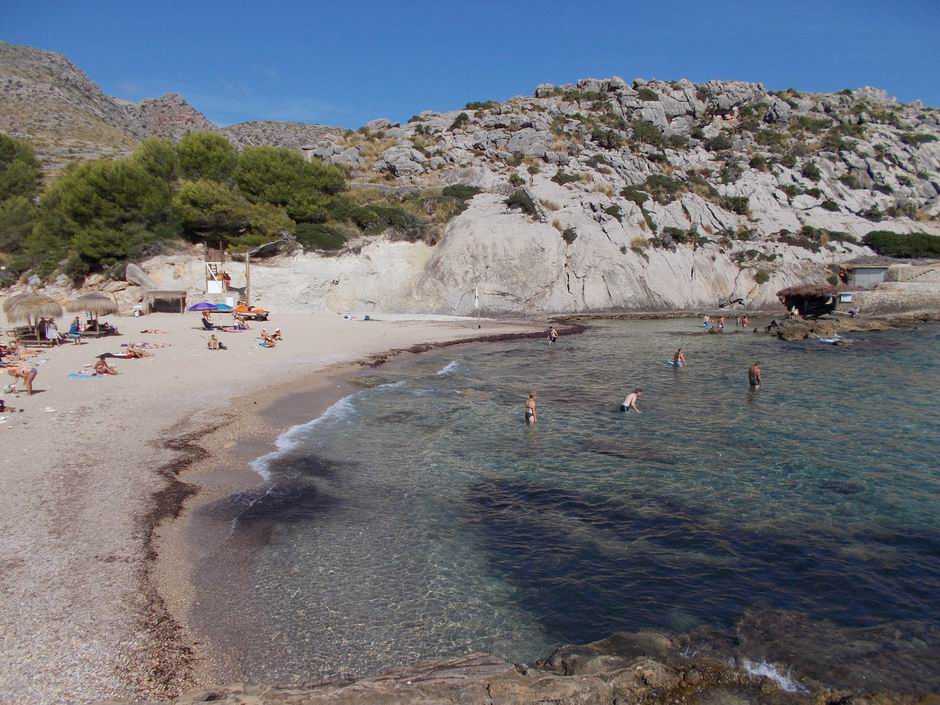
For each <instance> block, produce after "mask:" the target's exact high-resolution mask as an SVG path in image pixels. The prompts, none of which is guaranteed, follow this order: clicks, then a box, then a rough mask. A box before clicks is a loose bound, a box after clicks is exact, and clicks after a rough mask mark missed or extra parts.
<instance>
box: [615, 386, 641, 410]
mask: <svg viewBox="0 0 940 705" xmlns="http://www.w3.org/2000/svg"><path fill="white" fill-rule="evenodd" d="M641 394H643V390H642V389H640V388H639V387H637V388H636V389H634V390H633V391H632V392H630V393H629V394H628V395H627V398H626V399H624V400H623V404H621V405H620V410H621V411H623V412H628V411H630V409H633V410H634V411H635V412H636V413H638V414H639V413H640V410H639V409H638V408H637V407H636V402H637V399H639V398H640V395H641Z"/></svg>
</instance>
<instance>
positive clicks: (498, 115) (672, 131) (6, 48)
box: [0, 44, 940, 314]
mask: <svg viewBox="0 0 940 705" xmlns="http://www.w3.org/2000/svg"><path fill="white" fill-rule="evenodd" d="M0 86H2V87H3V89H4V90H3V95H2V98H0V130H3V131H6V132H10V133H12V134H14V135H18V136H25V137H29V138H30V139H32V140H33V141H34V142H36V143H37V147H38V149H39V151H40V153H41V154H42V155H43V156H44V158H46V159H47V161H48V162H50V163H52V164H53V166H54V165H55V164H57V163H59V164H60V163H61V162H62V160H64V159H68V158H76V157H78V158H84V157H87V156H94V155H96V154H117V153H123V152H126V151H127V150H129V149H130V148H132V146H133V144H134V143H135V142H136V140H138V139H139V138H141V137H144V136H146V135H151V134H157V135H166V136H170V137H173V138H178V137H179V136H180V135H181V134H183V133H184V132H186V131H188V130H190V129H209V128H211V127H212V126H211V125H210V124H209V123H208V121H206V119H205V118H204V116H202V115H201V114H200V113H198V112H197V111H195V110H194V109H193V108H192V107H191V106H189V105H188V104H187V103H186V102H185V100H183V99H182V98H180V97H178V96H164V97H163V98H161V99H158V100H155V101H144V102H143V103H140V104H127V103H124V102H122V101H117V100H115V99H112V98H109V97H107V96H105V95H104V94H103V93H102V92H101V91H100V89H99V88H98V87H97V86H96V85H95V84H94V83H92V82H91V81H90V80H89V79H88V78H87V77H86V76H85V75H84V74H83V73H81V72H80V71H79V70H78V69H76V68H75V67H74V66H72V64H70V63H69V62H68V61H67V60H66V59H64V58H63V57H61V56H59V55H56V54H50V53H48V52H40V51H36V50H33V49H27V48H23V47H14V46H11V45H8V44H0ZM36 106H41V108H42V109H40V110H37V109H35V108H36ZM222 132H223V133H224V134H225V135H227V136H228V137H229V138H230V139H231V140H232V141H233V142H234V143H236V144H237V145H239V146H245V145H249V144H263V143H268V144H276V145H283V146H287V147H290V148H293V149H302V150H303V151H304V153H305V154H307V155H308V156H310V157H318V158H321V159H323V160H325V161H327V162H331V163H335V164H338V165H340V166H342V167H343V168H344V169H345V170H346V171H347V174H348V175H349V180H350V183H351V184H352V186H353V187H354V188H355V189H357V190H358V191H361V192H363V193H362V194H361V196H362V198H363V199H369V198H380V199H384V202H385V203H392V204H395V203H402V204H405V205H408V204H410V206H411V207H412V209H413V211H416V212H417V215H418V216H419V217H425V216H427V218H426V219H427V220H429V221H431V222H433V223H434V228H431V229H430V230H428V231H426V232H425V234H424V236H423V239H421V238H415V237H414V233H413V232H412V233H404V234H403V233H401V232H397V231H396V228H395V227H392V228H391V229H389V230H388V231H386V232H385V233H383V234H381V235H379V236H375V235H372V236H369V237H360V238H354V239H352V240H351V241H350V242H349V246H348V247H347V249H346V250H345V251H344V252H341V253H339V254H333V255H331V256H328V257H327V256H319V255H316V254H300V253H296V254H294V255H291V256H288V257H286V258H282V259H281V260H280V261H279V262H278V263H277V264H276V265H272V267H271V275H270V282H271V292H270V294H268V296H269V297H270V301H271V302H272V303H281V304H283V305H291V306H311V305H322V306H329V307H331V308H333V309H336V310H361V311H370V310H421V311H433V312H443V313H469V312H471V311H472V310H473V301H474V293H475V291H476V292H479V299H480V303H481V308H482V310H484V311H488V312H491V313H525V314H531V313H568V312H584V311H599V310H613V309H623V308H627V309H637V308H642V309H669V308H692V307H702V306H715V305H717V304H718V303H719V302H727V301H730V300H737V299H740V300H743V301H745V302H746V303H747V304H748V305H752V306H767V305H773V304H775V303H776V300H775V296H774V293H775V292H776V291H777V290H779V289H781V288H783V287H785V286H789V285H792V284H795V283H800V282H804V281H811V282H822V281H824V280H826V279H827V278H831V277H833V276H834V271H835V269H836V267H837V265H838V264H839V263H840V262H844V261H846V260H850V259H852V258H855V257H858V256H862V255H870V254H872V251H871V250H869V249H868V248H866V247H864V246H863V245H862V244H861V242H860V238H861V237H862V236H863V235H865V234H866V233H867V232H869V231H871V230H890V231H894V232H899V233H908V232H916V231H922V232H928V233H940V223H938V217H940V198H938V194H940V112H938V111H937V110H936V109H933V108H928V107H924V106H923V105H921V104H919V103H910V104H900V103H898V102H897V101H896V100H894V99H893V98H891V97H889V96H888V95H887V94H885V93H884V92H883V91H881V90H878V89H873V88H861V89H857V90H844V91H841V92H839V93H835V94H811V93H801V92H798V91H796V90H786V91H770V90H767V89H766V88H765V87H764V86H763V85H761V84H759V83H745V82H740V81H710V82H707V83H703V84H693V83H691V82H689V81H685V80H679V81H672V82H663V81H646V80H641V79H637V80H635V81H633V82H630V83H628V82H626V81H624V80H623V79H621V78H617V77H613V78H606V79H585V80H582V81H578V82H577V83H576V84H565V85H561V86H553V85H548V84H544V85H541V86H539V87H538V88H537V89H536V90H535V92H534V94H533V95H532V96H523V97H516V98H512V99H510V100H508V101H505V102H495V101H485V102H477V103H470V104H468V105H467V106H466V108H465V109H464V110H459V111H452V112H447V113H437V112H430V111H428V112H423V113H420V114H418V115H415V116H414V117H412V118H411V119H410V120H409V121H408V122H406V123H404V124H397V123H393V122H391V121H389V120H385V119H378V120H373V121H371V122H369V123H367V124H366V125H364V126H363V127H362V128H360V129H359V130H357V131H355V132H354V131H351V130H341V129H337V128H329V127H323V126H319V125H306V124H301V123H279V122H266V121H262V122H251V123H244V124H241V125H235V126H231V127H226V128H223V130H222ZM453 185H459V186H461V187H462V188H463V189H464V193H465V194H467V195H468V196H469V197H471V198H470V199H469V200H468V207H467V208H466V209H465V210H463V211H462V212H459V213H457V214H455V215H454V214H450V213H445V214H443V216H442V215H441V213H439V212H437V213H435V208H436V207H437V206H435V203H434V201H433V199H423V200H422V199H421V198H418V199H415V197H414V196H415V194H418V195H421V194H434V193H438V194H439V193H440V191H441V189H442V188H444V187H446V186H453ZM409 199H410V200H409ZM406 201H408V203H407V204H406V203H405V202H406ZM415 240H417V241H415ZM149 266H150V268H151V269H152V270H153V271H154V272H155V274H156V275H159V276H158V278H160V279H164V278H166V279H168V280H174V281H175V284H176V285H180V286H190V285H191V286H193V287H197V286H198V285H199V281H198V278H197V279H195V280H193V281H192V282H190V281H189V280H188V279H187V277H188V276H189V275H188V274H186V273H185V272H186V271H188V269H187V268H186V267H181V265H180V264H179V263H175V264H173V265H172V266H170V265H169V264H168V263H167V261H166V260H161V261H155V262H153V263H151V264H150V265H149ZM161 268H162V269H163V270H166V271H163V272H161V271H160V270H161ZM264 278H265V275H264V273H263V272H261V271H259V274H258V277H257V281H256V282H255V283H256V284H260V283H261V282H262V281H263V280H264ZM166 283H169V282H166ZM259 291H261V289H259ZM915 298H916V295H915Z"/></svg>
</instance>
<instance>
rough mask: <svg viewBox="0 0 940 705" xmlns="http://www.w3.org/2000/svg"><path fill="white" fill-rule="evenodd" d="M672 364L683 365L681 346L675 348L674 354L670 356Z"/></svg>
mask: <svg viewBox="0 0 940 705" xmlns="http://www.w3.org/2000/svg"><path fill="white" fill-rule="evenodd" d="M672 366H673V367H685V353H684V352H682V348H679V349H678V350H676V354H675V355H673V356H672Z"/></svg>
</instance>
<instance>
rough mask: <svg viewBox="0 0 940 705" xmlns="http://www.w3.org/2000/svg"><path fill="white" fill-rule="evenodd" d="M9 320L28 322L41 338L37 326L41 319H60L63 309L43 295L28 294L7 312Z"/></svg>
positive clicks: (15, 302) (14, 303)
mask: <svg viewBox="0 0 940 705" xmlns="http://www.w3.org/2000/svg"><path fill="white" fill-rule="evenodd" d="M6 315H7V319H8V320H9V321H10V322H11V323H18V322H20V321H26V322H27V323H29V324H30V325H31V326H33V331H34V332H35V333H36V337H37V338H38V337H39V331H38V330H37V326H38V324H39V319H40V318H43V317H46V318H59V317H60V316H61V315H62V307H61V306H59V304H57V303H56V302H55V301H53V300H52V299H50V298H49V297H48V296H43V295H42V294H26V295H24V296H22V297H19V298H17V300H16V301H14V302H13V303H12V304H11V305H10V306H9V307H8V308H7V311H6Z"/></svg>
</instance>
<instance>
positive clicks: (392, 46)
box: [0, 0, 940, 127]
mask: <svg viewBox="0 0 940 705" xmlns="http://www.w3.org/2000/svg"><path fill="white" fill-rule="evenodd" d="M0 39H3V40H5V41H8V42H13V43H15V44H27V45H30V46H35V47H40V48H43V49H49V50H53V51H58V52H62V53H64V54H65V55H66V56H68V57H69V58H70V59H71V60H72V61H73V62H74V63H75V64H76V65H77V66H78V67H79V68H81V69H83V70H84V71H85V72H86V73H87V74H88V75H89V76H90V77H91V78H92V79H93V80H94V81H96V82H98V83H99V84H100V85H101V86H102V88H103V89H104V91H105V92H106V93H108V94H110V95H114V96H118V97H121V98H127V99H130V100H139V99H141V98H145V97H154V96H158V95H162V94H163V93H167V92H175V93H180V94H181V95H183V96H184V97H185V98H186V99H187V100H189V101H190V102H191V103H192V104H193V105H194V106H195V107H196V108H198V109H199V110H201V111H202V112H203V113H205V114H206V116H208V117H209V119H210V120H212V121H213V122H216V123H218V124H220V125H226V124H230V123H234V122H241V121H243V120H251V119H276V120H299V121H304V122H321V123H326V124H331V125H340V126H344V127H357V126H359V125H361V124H362V123H363V122H365V121H367V120H369V119H372V118H375V117H390V118H392V119H394V120H406V119H407V118H408V117H410V116H411V115H413V114H414V113H417V112H420V111H421V110H426V109H432V110H453V109H457V108H460V107H463V105H464V103H466V102H468V101H471V100H484V99H500V100H501V99H505V98H508V97H510V96H513V95H521V94H531V92H532V90H533V89H534V88H535V86H536V85H538V84H539V83H545V82H547V83H556V84H557V83H564V82H570V81H574V80H576V79H578V78H584V77H588V76H594V77H603V76H610V75H615V74H616V75H619V76H622V77H623V78H625V79H627V80H628V81H629V80H631V79H633V78H635V77H644V78H660V79H667V80H669V79H676V78H683V77H684V78H689V79H691V80H693V81H705V80H708V79H713V78H723V79H730V78H737V79H744V80H751V81H763V82H764V83H765V85H767V86H768V87H769V88H771V89H782V88H787V87H791V86H792V87H795V88H798V89H801V90H809V91H814V90H819V91H822V90H840V89H842V88H846V87H856V86H862V85H874V86H879V87H882V88H885V89H886V90H887V91H888V92H889V93H891V94H892V95H895V96H897V97H898V98H899V99H901V100H904V101H909V100H913V99H916V98H920V99H922V100H923V101H924V102H925V103H927V104H928V105H932V106H938V105H940V71H938V70H937V59H938V57H940V1H938V0H880V1H879V2H874V1H870V0H854V1H851V2H849V1H843V0H831V1H827V0H815V1H814V2H803V1H802V0H783V1H781V0H777V1H776V2H761V0H747V1H745V0H734V1H726V2H723V1H721V0H714V1H712V2H709V1H708V0H696V1H689V0H659V1H658V2H630V1H629V0H623V1H621V2H592V1H590V0H584V1H583V2H577V1H575V0H567V1H566V2H555V1H554V0H543V1H542V2H513V1H512V0H503V1H502V2H493V1H491V0H477V1H475V2H467V1H466V0H465V1H464V2H453V1H451V2H447V0H441V1H440V2H429V1H420V2H419V1H415V2H410V1H409V0H397V1H395V2H392V1H386V2H372V1H366V0H340V1H337V0H334V1H333V2H318V1H309V2H286V1H283V0H274V1H272V2H265V1H264V0H256V1H254V2H244V1H242V0H228V1H227V2H216V1H214V0H186V1H181V0H162V1H161V2H147V3H144V2H135V1H133V0H125V1H123V2H117V1H112V0H98V1H96V0H89V1H87V2H81V3H80V2H69V1H67V0H59V1H57V2H54V1H50V0H30V1H28V2H27V1H25V0H0Z"/></svg>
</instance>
